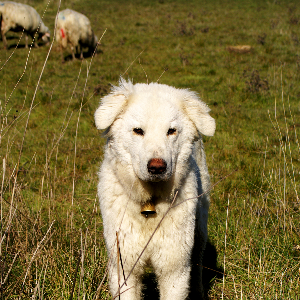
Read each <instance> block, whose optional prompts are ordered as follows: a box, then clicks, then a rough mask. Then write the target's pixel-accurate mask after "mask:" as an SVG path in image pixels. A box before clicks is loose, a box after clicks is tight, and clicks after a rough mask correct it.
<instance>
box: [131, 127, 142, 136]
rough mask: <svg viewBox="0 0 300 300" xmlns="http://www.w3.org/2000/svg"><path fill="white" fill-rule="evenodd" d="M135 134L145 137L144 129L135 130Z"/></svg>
mask: <svg viewBox="0 0 300 300" xmlns="http://www.w3.org/2000/svg"><path fill="white" fill-rule="evenodd" d="M133 132H134V133H135V134H137V135H144V130H143V129H142V128H133Z"/></svg>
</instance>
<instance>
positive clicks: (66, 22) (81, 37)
mask: <svg viewBox="0 0 300 300" xmlns="http://www.w3.org/2000/svg"><path fill="white" fill-rule="evenodd" d="M62 30H63V32H62ZM56 41H57V42H58V43H59V45H60V47H61V51H63V49H65V48H67V46H68V44H69V45H70V47H71V51H72V57H73V59H74V58H75V53H74V52H75V50H76V48H77V47H78V46H79V47H80V57H81V58H83V53H82V48H83V47H88V48H89V49H90V51H93V50H94V49H95V47H96V45H97V41H98V38H97V37H96V36H95V35H94V32H93V30H92V27H91V22H90V20H89V19H88V18H87V17H86V16H85V15H83V14H81V13H79V12H77V11H74V10H72V9H65V10H62V11H61V12H60V13H59V14H58V16H57V23H56Z"/></svg>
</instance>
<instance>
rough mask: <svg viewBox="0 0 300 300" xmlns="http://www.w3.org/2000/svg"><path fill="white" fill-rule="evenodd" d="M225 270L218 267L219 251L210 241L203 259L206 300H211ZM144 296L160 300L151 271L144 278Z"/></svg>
mask: <svg viewBox="0 0 300 300" xmlns="http://www.w3.org/2000/svg"><path fill="white" fill-rule="evenodd" d="M222 273H223V270H222V269H221V268H218V267H217V251H216V248H215V246H214V245H213V244H212V243H211V242H210V241H208V242H207V244H206V249H205V252H204V258H203V273H202V274H203V288H204V299H209V297H208V294H209V291H210V289H211V287H212V285H213V283H214V280H215V279H220V278H222V276H223V275H222ZM143 285H144V289H143V294H144V300H158V299H159V291H158V286H157V281H156V277H155V274H154V273H153V272H151V271H149V272H147V273H146V275H144V278H143ZM189 300H200V297H199V296H197V297H190V298H189Z"/></svg>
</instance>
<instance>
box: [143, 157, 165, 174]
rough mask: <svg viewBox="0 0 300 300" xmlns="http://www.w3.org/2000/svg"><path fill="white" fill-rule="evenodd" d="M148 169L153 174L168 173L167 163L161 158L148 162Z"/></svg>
mask: <svg viewBox="0 0 300 300" xmlns="http://www.w3.org/2000/svg"><path fill="white" fill-rule="evenodd" d="M147 168H148V172H149V173H151V174H163V173H165V172H166V169H167V163H166V162H165V161H164V160H163V159H161V158H152V159H150V160H149V161H148V164H147Z"/></svg>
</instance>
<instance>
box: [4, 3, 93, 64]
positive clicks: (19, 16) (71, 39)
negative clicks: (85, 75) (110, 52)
mask: <svg viewBox="0 0 300 300" xmlns="http://www.w3.org/2000/svg"><path fill="white" fill-rule="evenodd" d="M0 21H1V36H2V41H3V45H4V48H5V49H6V48H7V41H6V33H7V32H8V31H14V32H21V31H23V30H24V33H25V39H26V43H25V47H26V48H28V35H30V36H31V37H32V39H33V43H34V46H35V47H38V45H37V42H36V41H37V40H38V39H41V40H42V41H43V42H44V43H49V41H50V30H49V28H48V27H47V26H46V25H45V24H44V23H43V21H42V19H41V17H40V15H39V14H38V13H37V11H36V10H35V9H34V8H33V7H31V6H29V5H26V4H21V3H17V2H12V1H3V2H0ZM35 35H36V37H35ZM55 38H56V41H57V42H58V43H59V45H60V48H61V53H62V60H63V61H64V57H63V49H66V48H67V46H68V45H70V48H71V52H72V57H73V59H75V52H77V51H78V50H79V52H80V58H81V59H82V58H83V48H84V47H88V48H89V51H94V49H95V47H96V45H97V42H98V39H97V37H96V36H95V35H94V32H93V30H92V28H91V22H90V20H89V19H88V18H87V17H86V16H85V15H83V14H81V13H79V12H76V11H74V10H71V9H65V10H62V11H61V12H60V13H59V14H58V16H57V18H56V24H55ZM78 48H79V49H78Z"/></svg>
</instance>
